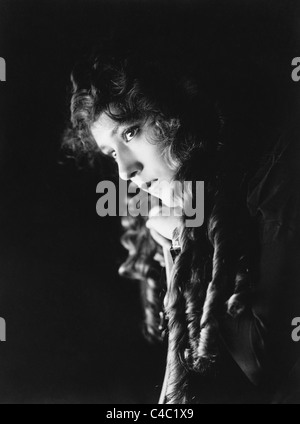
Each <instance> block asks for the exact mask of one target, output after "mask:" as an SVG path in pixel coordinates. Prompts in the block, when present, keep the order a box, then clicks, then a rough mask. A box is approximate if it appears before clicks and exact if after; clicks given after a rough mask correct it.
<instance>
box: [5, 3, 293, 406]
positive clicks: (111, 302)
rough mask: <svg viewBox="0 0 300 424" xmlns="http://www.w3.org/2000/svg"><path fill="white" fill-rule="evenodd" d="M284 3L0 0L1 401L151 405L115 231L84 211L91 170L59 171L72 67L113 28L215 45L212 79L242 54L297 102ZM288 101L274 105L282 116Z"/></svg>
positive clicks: (156, 369)
mask: <svg viewBox="0 0 300 424" xmlns="http://www.w3.org/2000/svg"><path fill="white" fill-rule="evenodd" d="M296 4H297V1H289V0H282V1H280V0H277V1H276V0H270V1H267V0H259V1H257V0H252V1H251V0H238V1H233V0H230V1H221V0H219V1H217V0H210V1H200V0H199V1H189V0H182V1H162V0H160V1H159V0H149V1H145V0H144V1H142V0H140V1H137V0H136V1H133V0H132V1H129V0H122V1H114V0H107V1H104V0H93V1H91V0H72V1H71V0H51V1H50V0H35V1H34V0H22V1H21V0H20V1H18V0H0V56H1V57H4V58H5V59H6V62H7V82H6V83H0V84H1V85H0V99H1V102H0V181H1V184H0V189H1V192H0V193H1V204H0V316H2V317H4V318H5V319H6V322H7V342H6V343H1V344H0V402H1V403H6V402H12V403H17V402H18V403H19V402H24V403H29V402H41V403H53V402H68V403H79V402H80V403H85V402H86V403H91V402H95V403H147V402H148V403H151V402H156V401H157V399H158V396H159V393H160V388H159V385H160V384H161V382H162V378H163V371H164V349H163V348H162V347H155V346H151V345H148V344H147V343H146V341H144V339H143V337H142V335H141V331H140V327H141V322H142V310H141V307H140V301H139V288H138V285H137V284H136V283H134V282H128V281H124V280H121V279H120V278H119V277H118V275H117V269H118V263H120V261H121V258H122V257H124V252H123V251H122V249H121V248H120V247H119V242H118V239H119V234H120V228H119V224H118V221H117V220H116V219H114V218H105V219H100V218H99V217H97V215H96V212H95V205H96V201H97V197H96V194H95V187H96V184H97V182H99V173H98V170H97V169H94V170H91V169H85V170H81V171H79V170H77V169H76V168H75V166H74V165H73V164H72V163H71V164H68V165H66V166H62V165H60V164H59V163H58V162H59V160H58V159H59V157H60V154H59V146H60V142H61V135H62V132H63V129H64V126H65V124H66V120H67V117H68V104H67V87H68V83H69V74H70V71H71V69H72V66H73V64H74V62H75V61H76V60H77V59H78V57H79V56H80V55H82V54H83V53H84V52H86V51H87V49H89V47H90V46H91V44H97V40H101V39H103V37H107V36H108V35H110V34H112V33H114V32H117V33H118V34H119V35H121V37H129V38H131V39H137V38H138V37H146V38H147V39H148V40H149V39H150V40H151V37H152V36H153V35H154V34H155V35H157V34H161V37H162V38H163V37H164V36H166V35H170V34H171V35H172V34H173V35H174V42H175V40H176V37H177V38H178V37H179V38H181V37H183V36H184V37H186V40H187V41H186V42H187V43H189V42H190V43H194V44H196V45H197V43H198V42H199V46H200V45H205V44H207V43H206V41H207V42H209V43H211V44H210V45H211V46H216V45H217V48H216V51H219V52H223V56H222V59H220V60H219V58H218V57H217V56H216V57H214V60H215V64H216V66H219V69H220V73H222V69H223V67H224V68H226V69H227V72H229V71H228V65H229V64H230V65H231V67H232V69H235V72H237V69H236V68H235V63H234V61H235V60H236V59H237V57H239V58H241V56H234V54H236V53H234V54H233V53H232V56H231V55H230V53H228V52H231V51H232V50H234V51H235V52H236V51H238V52H239V54H240V55H242V56H243V58H244V59H245V58H249V57H250V58H253V57H255V60H256V65H258V66H259V67H260V68H261V69H263V70H264V71H265V74H266V75H267V74H268V72H270V74H272V75H273V78H275V77H274V74H275V75H276V78H278V81H280V83H279V84H278V86H277V89H278V93H280V92H283V91H285V90H286V88H287V87H290V88H291V90H294V93H296V89H298V87H297V88H296V86H295V84H294V83H292V82H291V78H290V74H291V61H292V58H293V57H296V56H300V49H299V50H298V51H297V49H296V47H295V46H296V44H295V43H294V41H295V40H294V39H296V38H297V30H299V28H300V25H299V20H298V19H297V16H299V15H297V13H296ZM196 10H198V12H197V13H195V11H196ZM297 23H298V25H297ZM225 47H226V48H225ZM181 48H182V47H181ZM224 51H225V52H226V53H224ZM266 52H267V56H266ZM200 56H201V54H200ZM225 57H226V58H225ZM224 59H225V60H224ZM203 60H205V58H203ZM224 63H226V66H225V65H224ZM241 63H243V60H241V62H240V64H238V63H237V67H238V66H241ZM243 66H246V65H245V63H244V64H243ZM244 88H245V87H242V86H241V87H240V89H241V90H243V89H244ZM275 91H276V90H275ZM278 93H277V91H276V95H275V94H274V92H270V93H269V94H271V95H274V98H275V97H276V98H277V99H278V97H277V96H278V95H279V94H278ZM279 97H280V96H279ZM296 97H297V96H293V95H291V96H290V104H286V105H283V109H284V111H285V113H286V114H287V115H288V114H289V113H290V110H291V109H293V107H294V106H292V105H293V104H294V102H295V101H297V100H296ZM212 401H213V399H212Z"/></svg>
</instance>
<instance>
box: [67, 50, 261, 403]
mask: <svg viewBox="0 0 300 424" xmlns="http://www.w3.org/2000/svg"><path fill="white" fill-rule="evenodd" d="M202 77H203V75H202V76H200V75H199V68H198V69H197V71H195V70H193V69H192V68H191V67H190V68H189V69H185V70H183V68H182V62H178V61H176V60H175V61H174V60H173V61H172V60H170V58H169V57H159V59H157V58H155V57H152V56H151V57H149V52H147V54H146V57H145V55H144V54H143V52H141V51H139V52H134V53H132V52H129V51H124V50H119V51H118V50H117V49H115V50H114V51H113V52H112V51H111V50H110V49H108V50H107V51H106V50H105V49H104V50H102V51H101V52H100V53H99V52H98V53H97V54H94V55H92V57H90V58H88V59H87V60H86V61H85V62H83V63H81V64H79V65H77V67H76V68H75V70H74V72H73V74H72V83H73V91H72V99H71V123H72V128H71V129H69V130H68V131H67V132H66V136H65V140H64V146H67V147H68V148H71V149H72V150H74V151H79V152H81V153H82V152H83V153H84V154H92V155H93V154H95V152H96V151H97V146H96V143H95V141H94V139H93V137H92V135H91V125H92V124H93V123H94V122H95V121H96V120H97V119H98V118H99V116H100V115H101V114H102V113H103V112H105V113H107V114H108V115H109V116H110V117H111V118H112V119H113V120H115V121H118V122H122V123H130V122H133V121H136V120H137V119H138V120H146V119H151V120H152V121H153V123H155V128H156V136H155V142H156V143H158V144H159V145H160V146H161V148H162V151H163V153H164V155H165V159H166V162H167V163H168V164H169V166H172V167H173V169H174V170H176V180H178V181H205V196H206V197H205V222H204V225H203V226H202V227H199V228H188V227H186V226H185V225H184V222H185V218H186V217H183V221H182V225H181V228H180V229H179V230H180V244H181V252H180V254H179V256H178V257H177V258H176V260H175V264H174V268H173V271H172V276H171V284H170V287H169V289H168V290H167V293H166V296H165V299H163V296H164V294H165V291H166V284H165V282H164V281H162V280H161V278H160V277H159V274H160V268H159V267H158V264H157V262H156V261H155V260H154V258H155V255H156V254H157V252H158V251H159V250H160V247H159V246H158V245H157V244H156V243H155V242H154V240H153V239H152V238H151V235H150V233H149V230H148V229H147V228H146V226H145V222H146V220H145V219H144V218H141V217H137V218H132V217H127V218H126V219H125V218H124V219H123V227H124V235H123V237H122V243H123V245H124V247H125V248H126V249H127V250H128V253H129V256H128V259H127V260H126V262H125V263H124V264H123V265H122V267H121V268H120V273H121V275H123V276H126V277H128V278H133V279H135V280H139V281H141V283H142V293H143V299H144V306H145V324H146V334H147V335H148V337H149V338H150V339H151V340H153V339H158V340H161V339H162V338H163V334H168V338H169V354H168V361H167V362H168V364H167V366H168V381H167V389H166V397H165V400H164V401H165V402H166V403H170V404H181V403H189V402H192V401H195V394H194V393H191V391H190V385H189V382H190V379H191V378H192V376H193V375H194V374H196V373H200V375H205V374H210V373H212V372H214V370H216V367H217V359H218V357H219V347H220V343H221V341H220V330H219V324H220V320H222V317H223V316H224V315H225V314H227V313H228V314H230V315H231V316H232V317H234V318H236V317H237V316H239V315H241V314H242V313H244V311H245V309H246V308H247V305H248V304H250V301H251V291H252V281H253V275H254V273H255V260H254V259H253V258H254V257H255V255H254V252H255V249H256V237H254V236H253V234H256V232H257V226H256V224H255V222H253V220H252V218H251V217H250V215H249V212H248V209H247V202H246V192H247V189H246V188H247V183H248V179H247V175H248V171H249V166H250V165H249V163H250V164H251V163H252V162H253V156H251V155H250V153H249V152H252V153H253V151H254V150H253V146H250V147H249V150H248V153H249V155H248V156H247V153H246V154H244V153H243V156H242V157H241V155H240V152H241V146H239V144H238V143H239V141H240V140H239V139H238V136H233V135H232V132H231V131H230V126H228V123H227V121H226V116H224V113H222V112H221V110H222V107H221V105H220V102H219V101H217V98H216V96H215V94H214V92H215V90H214V89H213V87H212V85H211V84H209V82H208V81H207V79H205V78H204V79H202ZM249 145H250V144H249ZM232 163H235V164H236V165H235V167H233V166H232ZM191 195H192V197H193V196H194V195H195V193H193V192H192V193H191ZM250 234H251V237H250ZM162 313H164V315H165V318H166V322H167V332H164V333H162V326H161V323H160V322H161V315H162Z"/></svg>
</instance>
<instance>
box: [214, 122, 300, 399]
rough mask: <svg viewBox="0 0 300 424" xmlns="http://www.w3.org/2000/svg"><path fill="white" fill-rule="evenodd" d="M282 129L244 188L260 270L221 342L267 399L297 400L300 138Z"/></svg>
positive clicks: (299, 370) (225, 326) (226, 325)
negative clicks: (247, 306) (254, 222)
mask: <svg viewBox="0 0 300 424" xmlns="http://www.w3.org/2000/svg"><path fill="white" fill-rule="evenodd" d="M298 135H299V131H298V129H297V130H296V129H294V130H293V131H289V134H285V135H284V136H283V137H282V138H281V140H280V141H279V143H278V144H277V146H276V148H275V150H274V152H273V154H272V155H270V156H269V157H268V158H267V162H265V164H264V165H263V166H262V167H261V169H260V170H259V171H258V173H257V174H256V176H255V177H254V179H252V181H251V184H250V187H249V196H248V207H249V211H250V213H251V215H252V216H253V217H256V218H257V219H258V222H259V226H260V240H261V252H260V271H259V278H258V281H257V282H255V283H256V284H255V296H254V300H253V304H252V308H251V310H249V311H248V312H247V313H245V314H244V315H242V316H241V317H240V318H238V319H233V318H231V317H230V316H228V317H227V318H226V320H225V321H224V322H223V324H222V337H223V340H224V344H225V346H226V347H227V349H228V351H229V352H230V354H231V356H232V357H233V358H234V360H235V361H236V363H237V364H238V366H239V367H240V368H241V370H242V371H243V373H244V374H245V375H246V376H247V377H248V379H249V380H250V381H251V382H252V383H253V385H255V386H257V388H258V390H262V392H264V393H268V396H269V402H270V403H300V342H299V343H296V342H295V341H293V339H292V331H293V329H294V328H293V327H292V321H293V319H294V318H296V317H300V142H299V140H298Z"/></svg>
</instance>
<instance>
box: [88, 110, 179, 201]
mask: <svg viewBox="0 0 300 424" xmlns="http://www.w3.org/2000/svg"><path fill="white" fill-rule="evenodd" d="M91 132H92V135H93V137H94V139H95V141H96V143H97V145H98V147H99V148H100V150H101V151H102V153H103V154H105V155H107V156H110V157H112V158H114V159H115V161H116V163H117V165H118V168H119V175H120V178H121V179H123V180H126V181H128V180H131V181H133V182H134V183H135V184H136V185H137V186H139V187H142V188H143V189H144V188H145V187H147V190H146V191H149V192H150V193H151V194H152V195H154V196H156V197H160V198H161V199H162V201H163V202H164V198H170V193H168V192H167V190H160V191H158V190H157V187H158V184H160V183H162V182H163V186H164V187H167V185H168V184H166V183H170V182H172V180H173V179H174V176H175V171H174V170H172V169H171V168H170V167H169V166H168V165H167V163H166V160H165V159H164V157H163V154H162V151H161V149H160V146H159V144H158V143H156V142H155V141H154V137H155V133H154V124H153V123H151V122H149V121H148V122H146V123H145V122H136V123H134V124H130V125H129V124H119V123H118V122H116V121H114V120H113V119H111V118H110V117H109V116H108V115H107V114H106V113H102V115H101V116H100V118H99V119H98V120H97V121H96V122H95V123H94V124H93V125H92V128H91ZM158 193H159V195H158ZM164 203H166V204H167V205H168V200H167V199H166V202H164ZM168 206H172V205H168Z"/></svg>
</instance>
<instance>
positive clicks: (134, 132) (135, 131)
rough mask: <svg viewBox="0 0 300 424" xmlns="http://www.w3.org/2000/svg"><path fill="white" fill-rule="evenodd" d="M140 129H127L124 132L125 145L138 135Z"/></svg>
mask: <svg viewBox="0 0 300 424" xmlns="http://www.w3.org/2000/svg"><path fill="white" fill-rule="evenodd" d="M139 131H140V128H139V127H132V128H129V129H128V130H126V131H125V132H124V135H123V136H124V139H125V141H126V142H127V143H129V142H130V141H131V140H132V139H134V137H135V136H136V135H137V134H138V133H139Z"/></svg>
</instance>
